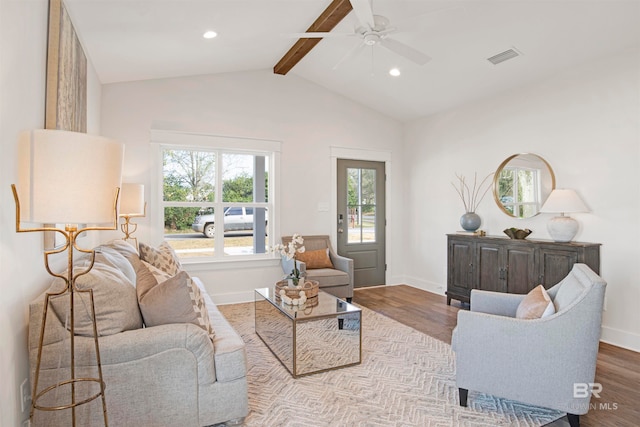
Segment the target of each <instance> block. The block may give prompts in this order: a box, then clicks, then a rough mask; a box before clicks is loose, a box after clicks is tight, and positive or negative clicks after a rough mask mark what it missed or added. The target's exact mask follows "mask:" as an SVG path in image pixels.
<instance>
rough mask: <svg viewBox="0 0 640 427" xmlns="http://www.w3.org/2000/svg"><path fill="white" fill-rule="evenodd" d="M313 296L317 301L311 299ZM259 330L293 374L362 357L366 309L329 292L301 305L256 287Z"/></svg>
mask: <svg viewBox="0 0 640 427" xmlns="http://www.w3.org/2000/svg"><path fill="white" fill-rule="evenodd" d="M312 300H315V298H314V299H312ZM255 322H256V323H255V328H256V334H258V336H259V337H260V339H262V341H263V342H264V343H265V344H266V345H267V347H268V348H269V350H271V352H272V353H273V354H274V356H276V358H277V359H278V360H279V361H280V363H282V365H283V366H284V367H285V368H286V369H287V370H288V371H289V373H290V374H291V375H292V376H293V377H294V378H298V377H299V376H303V375H309V374H313V373H317V372H324V371H328V370H331V369H337V368H343V367H346V366H352V365H357V364H359V363H360V362H361V361H362V328H361V323H362V311H361V310H360V309H359V308H358V307H356V306H354V305H352V304H349V303H347V302H345V301H343V300H341V299H338V298H336V297H334V296H333V295H330V294H328V293H326V292H323V291H320V292H318V297H317V300H316V301H308V302H307V304H306V305H304V306H302V307H297V306H291V305H287V304H284V303H283V302H282V301H281V300H280V298H279V297H276V295H275V289H274V288H260V289H256V290H255Z"/></svg>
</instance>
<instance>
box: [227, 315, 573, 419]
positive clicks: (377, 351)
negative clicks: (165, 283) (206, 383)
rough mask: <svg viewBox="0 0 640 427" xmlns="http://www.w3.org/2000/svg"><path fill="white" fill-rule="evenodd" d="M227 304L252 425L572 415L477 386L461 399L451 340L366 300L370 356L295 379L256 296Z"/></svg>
mask: <svg viewBox="0 0 640 427" xmlns="http://www.w3.org/2000/svg"><path fill="white" fill-rule="evenodd" d="M219 309H220V311H221V312H222V313H223V314H224V316H225V317H226V318H227V319H228V320H229V322H230V323H231V324H232V325H233V327H234V328H235V329H236V330H237V331H238V333H240V334H241V335H242V337H243V339H244V340H245V342H246V343H247V357H248V365H249V371H248V383H249V408H250V413H249V415H248V416H247V418H246V420H245V426H256V427H257V426H260V427H266V426H291V427H301V426H314V427H320V426H332V427H334V426H371V427H374V426H380V427H382V426H384V427H388V426H398V427H399V426H420V427H427V426H432V427H444V426H465V427H466V426H469V427H471V426H473V427H481V426H486V427H496V426H542V425H545V424H547V423H550V422H552V421H553V420H556V419H558V418H560V417H561V416H563V415H564V414H563V413H560V412H558V411H552V410H549V409H544V408H538V407H533V406H528V405H524V404H522V403H518V402H514V401H510V400H505V399H498V398H494V397H492V396H489V395H484V394H479V393H474V392H473V391H470V392H469V407H468V408H462V407H460V406H459V405H458V391H457V388H456V385H455V357H454V353H453V352H452V351H451V347H450V346H449V345H448V344H446V343H444V342H442V341H439V340H437V339H435V338H432V337H430V336H428V335H425V334H423V333H421V332H418V331H416V330H415V329H412V328H410V327H408V326H405V325H402V324H401V323H398V322H396V321H394V320H392V319H389V318H387V317H385V316H383V315H380V314H378V313H375V312H374V311H371V310H369V309H366V308H362V331H363V333H362V364H360V365H356V366H352V367H347V368H343V369H337V370H333V371H328V372H323V373H319V374H313V375H309V376H306V377H301V378H298V379H293V378H292V377H291V375H290V374H289V373H288V371H287V370H286V369H285V368H284V367H283V366H282V365H281V364H280V362H279V361H278V360H277V359H276V358H275V356H273V354H272V353H271V352H270V351H269V349H268V348H267V347H266V346H265V344H264V343H263V342H262V340H261V339H260V338H259V337H258V336H257V335H256V334H255V330H254V311H253V310H254V308H253V303H245V304H232V305H221V306H219Z"/></svg>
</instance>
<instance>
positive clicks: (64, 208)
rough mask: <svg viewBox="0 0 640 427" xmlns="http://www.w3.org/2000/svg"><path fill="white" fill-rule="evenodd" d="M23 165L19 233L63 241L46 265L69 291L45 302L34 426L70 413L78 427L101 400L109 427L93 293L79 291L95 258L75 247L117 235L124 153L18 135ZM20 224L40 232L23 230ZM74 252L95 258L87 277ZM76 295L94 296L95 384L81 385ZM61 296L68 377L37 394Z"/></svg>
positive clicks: (50, 133)
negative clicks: (41, 417) (86, 389)
mask: <svg viewBox="0 0 640 427" xmlns="http://www.w3.org/2000/svg"><path fill="white" fill-rule="evenodd" d="M18 157H19V159H18V161H19V163H18V176H19V179H18V185H15V184H14V185H12V186H11V187H12V190H13V197H14V199H15V203H16V232H18V233H24V232H35V231H41V232H53V233H56V234H57V235H62V237H63V239H62V242H61V245H60V246H59V247H57V248H55V249H52V250H46V251H45V252H44V264H45V268H46V270H47V271H48V272H49V274H51V275H52V276H54V277H58V278H61V279H63V280H64V283H65V284H66V287H65V288H64V289H63V290H62V291H60V292H49V293H47V294H46V298H45V304H44V310H43V313H42V324H41V328H40V340H39V346H38V358H37V363H36V369H35V375H34V377H33V383H32V387H33V390H32V402H31V413H30V418H31V419H33V415H34V411H35V410H41V411H60V410H66V409H70V410H71V419H72V422H73V425H74V426H75V425H76V407H77V406H80V405H82V404H85V403H88V402H90V401H92V400H95V399H97V398H98V397H101V398H102V412H103V417H104V424H105V426H107V425H108V420H107V406H106V399H105V383H104V380H103V377H102V365H101V363H100V351H99V347H98V329H97V326H96V313H95V306H94V301H93V290H92V289H83V290H81V289H79V288H77V287H76V279H77V278H78V277H80V276H82V275H84V274H87V273H88V272H89V270H91V268H92V267H93V262H94V260H95V253H94V251H93V250H87V249H82V248H80V247H78V245H77V242H76V239H77V238H78V236H79V235H81V234H82V233H84V232H85V231H90V230H115V229H117V222H118V215H117V204H118V203H117V202H118V195H119V191H120V180H121V174H122V164H123V159H124V147H123V145H122V144H119V143H117V142H115V141H113V140H111V139H108V138H104V137H99V136H91V135H87V134H83V133H78V132H68V131H61V130H32V131H27V132H23V133H21V135H20V139H19V141H18ZM22 222H26V223H33V224H39V225H41V226H37V227H34V228H22ZM43 224H53V225H52V226H46V225H43ZM74 250H77V251H79V252H84V253H89V254H91V261H90V264H89V267H88V268H87V269H85V270H84V271H77V270H76V271H74V269H73V263H74ZM65 251H67V270H66V271H65V272H63V273H56V272H54V271H52V269H51V267H50V263H49V256H51V255H53V254H58V253H62V252H65ZM77 293H83V294H88V296H89V307H90V311H91V314H90V316H91V319H92V322H93V338H94V343H95V354H96V366H97V372H98V375H97V378H77V377H76V372H75V370H76V367H75V343H74V333H75V331H74V295H75V294H77ZM63 295H64V296H67V297H68V298H69V312H68V314H67V315H68V316H69V317H68V318H69V325H68V327H67V329H68V330H69V333H70V357H71V360H70V365H69V368H70V377H69V378H68V379H66V380H63V381H60V382H58V383H57V384H54V385H52V386H50V387H47V388H45V389H43V390H38V380H39V377H40V364H41V361H42V347H43V341H44V334H45V325H46V321H47V312H48V308H49V302H50V298H51V297H56V298H57V297H59V296H63ZM80 383H83V384H87V383H97V384H98V388H99V390H98V391H97V392H95V393H94V394H90V395H88V396H82V395H78V393H79V391H78V390H76V388H77V387H76V386H77V385H79V384H80ZM62 387H66V388H69V389H70V396H69V397H68V400H65V401H64V402H56V403H55V404H53V405H45V404H40V403H39V400H40V399H41V398H42V397H43V396H44V395H46V394H48V393H50V392H51V391H53V390H58V389H59V388H62ZM66 388H65V390H66ZM91 393H93V390H92V391H91ZM56 398H57V395H56Z"/></svg>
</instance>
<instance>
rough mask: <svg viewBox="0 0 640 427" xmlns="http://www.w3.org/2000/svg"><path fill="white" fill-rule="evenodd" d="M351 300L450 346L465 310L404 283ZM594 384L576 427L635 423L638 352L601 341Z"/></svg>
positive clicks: (639, 422) (639, 397)
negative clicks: (598, 388)
mask: <svg viewBox="0 0 640 427" xmlns="http://www.w3.org/2000/svg"><path fill="white" fill-rule="evenodd" d="M353 302H354V303H356V304H359V305H362V306H364V307H367V308H369V309H371V310H374V311H376V312H378V313H380V314H384V315H385V316H387V317H390V318H392V319H394V320H397V321H398V322H400V323H403V324H405V325H407V326H410V327H412V328H414V329H416V330H419V331H421V332H423V333H425V334H427V335H429V336H432V337H434V338H437V339H439V340H441V341H444V342H446V343H449V344H451V331H453V328H454V327H455V326H456V320H457V313H458V310H460V309H461V308H462V309H465V308H468V307H465V306H464V305H463V304H461V303H460V302H458V301H452V302H451V306H448V305H447V304H446V297H444V296H441V295H436V294H433V293H431V292H426V291H423V290H420V289H417V288H413V287H411V286H407V285H396V286H378V287H371V288H363V289H356V290H355V292H354V297H353ZM549 363H553V361H549ZM595 382H597V383H600V384H602V392H601V393H600V398H599V399H596V398H592V399H591V404H592V408H591V410H590V411H589V412H588V413H587V414H586V415H582V416H581V417H580V425H581V426H583V427H637V426H640V353H636V352H633V351H630V350H625V349H623V348H620V347H616V346H613V345H610V344H605V343H601V344H600V351H599V354H598V362H597V366H596V379H595ZM552 425H554V426H560V425H568V424H563V422H562V421H559V422H556V423H553V424H552Z"/></svg>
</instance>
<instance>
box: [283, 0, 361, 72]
mask: <svg viewBox="0 0 640 427" xmlns="http://www.w3.org/2000/svg"><path fill="white" fill-rule="evenodd" d="M351 10H352V7H351V3H350V2H349V0H333V1H332V2H331V4H330V5H329V6H328V7H327V8H326V9H325V10H324V12H322V13H321V14H320V16H319V17H318V19H316V20H315V21H314V22H313V24H311V26H310V27H309V28H308V29H307V31H306V32H307V33H308V32H323V33H324V32H329V31H331V30H332V29H333V28H334V27H335V26H336V25H338V23H339V22H340V21H342V19H343V18H344V17H345V16H347V14H348V13H349V12H351ZM320 40H322V39H321V38H314V39H298V41H297V42H295V44H294V45H293V46H292V47H291V49H289V51H288V52H287V53H285V54H284V56H283V57H282V59H280V61H278V63H277V64H276V65H275V67H273V72H274V73H275V74H282V75H285V74H287V73H288V72H289V71H290V70H291V69H292V68H293V67H294V66H295V65H296V64H297V63H298V62H300V60H301V59H302V58H304V57H305V55H306V54H307V53H309V52H310V51H311V49H313V47H314V46H315V45H317V44H318V43H320Z"/></svg>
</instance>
